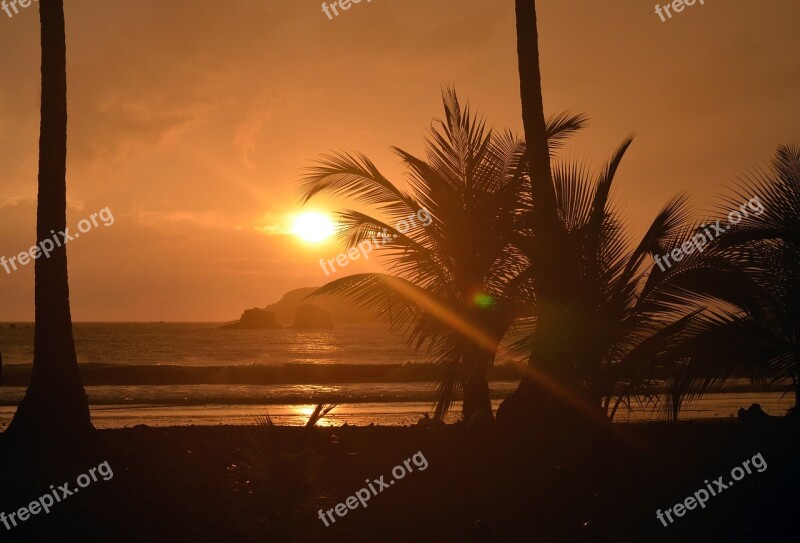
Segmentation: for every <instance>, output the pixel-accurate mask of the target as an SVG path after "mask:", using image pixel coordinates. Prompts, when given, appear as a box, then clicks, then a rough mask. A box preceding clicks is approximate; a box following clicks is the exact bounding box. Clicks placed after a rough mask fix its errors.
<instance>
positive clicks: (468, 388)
mask: <svg viewBox="0 0 800 543" xmlns="http://www.w3.org/2000/svg"><path fill="white" fill-rule="evenodd" d="M478 365H480V366H483V367H486V365H487V364H486V362H479V364H478ZM462 412H463V415H464V421H466V422H469V420H470V419H471V418H472V416H473V415H474V414H475V413H478V412H483V413H486V414H487V415H488V416H489V417H491V416H492V403H491V400H490V399H489V382H488V380H487V378H486V372H485V371H484V372H483V373H482V374H478V373H477V372H476V373H475V374H472V372H471V375H470V376H468V377H467V380H466V382H465V383H464V406H463V411H462Z"/></svg>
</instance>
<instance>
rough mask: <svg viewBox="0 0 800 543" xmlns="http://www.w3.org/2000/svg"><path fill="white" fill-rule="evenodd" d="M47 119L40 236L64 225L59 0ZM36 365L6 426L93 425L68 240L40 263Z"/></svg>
mask: <svg viewBox="0 0 800 543" xmlns="http://www.w3.org/2000/svg"><path fill="white" fill-rule="evenodd" d="M39 14H40V15H39V16H40V22H41V32H42V120H41V131H40V138H39V194H38V198H39V199H38V208H37V214H36V237H37V239H39V240H44V239H45V238H49V237H51V236H52V235H53V234H52V232H62V231H64V230H65V229H66V208H67V202H66V192H67V188H66V159H67V75H66V35H65V28H64V6H63V2H62V0H41V1H40V2H39ZM35 275H36V279H35V296H36V298H35V306H36V307H35V319H36V325H35V332H34V353H33V373H32V375H31V381H30V385H29V386H28V390H27V392H26V394H25V397H24V398H23V400H22V402H20V404H19V407H18V408H17V412H16V414H15V415H14V419H13V420H12V421H11V424H10V425H9V427H8V429H7V433H9V434H12V435H17V436H25V437H32V438H39V439H58V438H59V437H65V436H70V437H74V436H75V435H76V434H85V433H88V432H89V431H91V430H93V427H92V423H91V420H90V416H89V403H88V399H87V397H86V392H85V390H84V388H83V384H82V383H81V379H80V375H79V373H78V361H77V357H76V355H75V344H74V341H73V337H72V318H71V316H70V307H69V283H68V279H67V252H66V247H64V246H61V247H58V248H56V249H55V250H54V251H53V252H52V253H51V254H50V257H49V258H38V259H37V260H36V264H35Z"/></svg>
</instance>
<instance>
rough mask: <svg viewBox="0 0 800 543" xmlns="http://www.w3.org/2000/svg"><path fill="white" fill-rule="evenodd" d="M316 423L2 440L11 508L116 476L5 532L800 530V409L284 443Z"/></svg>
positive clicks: (753, 535) (315, 537) (102, 535)
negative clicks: (77, 447) (330, 520)
mask: <svg viewBox="0 0 800 543" xmlns="http://www.w3.org/2000/svg"><path fill="white" fill-rule="evenodd" d="M304 435H305V429H302V428H279V429H277V430H275V431H273V432H272V433H270V432H269V430H268V429H267V427H265V426H262V427H259V428H251V429H247V428H241V427H213V428H211V427H208V428H204V427H192V428H159V429H156V428H146V427H139V428H133V429H127V430H114V431H103V432H100V433H99V436H98V438H97V442H96V443H95V444H93V445H92V446H91V447H88V448H85V449H84V450H83V451H82V452H72V453H69V452H65V451H64V449H63V447H61V446H59V447H55V448H53V449H52V451H50V452H49V453H45V454H36V455H34V454H31V453H30V451H23V452H20V451H18V450H15V449H14V448H12V447H9V444H8V443H7V442H4V441H2V438H0V455H2V456H0V469H1V470H2V473H0V488H1V489H2V490H1V491H0V494H1V496H0V511H3V512H5V513H6V515H8V514H9V513H10V512H12V511H16V510H18V509H19V508H20V507H24V506H26V505H28V504H29V503H30V502H31V501H33V500H35V499H37V498H38V497H39V496H41V495H42V494H45V493H47V492H51V491H50V485H54V487H58V486H60V485H62V484H63V483H65V482H69V488H70V489H73V490H74V487H76V486H77V485H76V480H77V478H78V476H79V475H81V474H82V473H87V472H88V471H89V469H90V468H92V467H95V466H98V465H99V464H101V463H102V462H104V461H108V463H109V465H110V467H111V469H112V470H113V474H114V475H113V478H110V480H108V481H104V480H103V479H102V478H101V477H98V481H97V482H92V483H91V484H89V485H88V486H86V488H83V489H81V490H80V492H79V493H77V494H74V495H72V496H70V497H67V498H66V499H64V501H62V502H60V503H56V504H55V505H54V506H53V507H52V510H51V512H50V513H49V514H44V513H43V512H40V513H39V514H38V515H36V516H33V517H31V518H30V519H28V520H27V521H25V522H23V523H21V524H20V525H19V526H17V527H12V530H10V531H9V530H6V528H5V526H4V525H3V524H1V523H0V541H32V542H40V541H41V542H45V541H58V542H63V541H81V542H93V541H102V542H128V541H136V542H139V541H141V542H149V543H153V542H160V541H170V542H206V541H208V542H211V541H219V542H223V541H225V542H227V541H230V542H251V541H254V542H255V541H259V542H263V541H299V542H306V541H307V542H316V541H348V542H353V541H365V542H383V541H404V542H407V541H411V542H427V541H432V542H433V541H436V542H443V541H460V542H471V541H475V542H479V541H480V542H482V541H498V542H505V541H509V542H515V541H521V542H522V541H524V542H539V541H543V542H560V541H564V542H581V541H594V542H612V541H613V542H625V541H628V542H658V541H675V542H692V541H706V542H712V541H720V542H737V541H757V542H780V541H798V533H800V529H799V528H798V522H799V521H800V517H799V516H798V515H799V514H800V439H798V438H799V436H800V431H798V427H797V425H794V424H789V423H787V422H766V423H760V424H754V423H749V424H745V423H739V422H719V423H681V424H677V425H670V424H643V425H624V426H623V425H615V431H614V434H613V435H612V436H606V438H607V439H606V441H605V442H604V443H602V444H601V445H599V446H595V447H594V448H593V450H591V451H590V450H588V449H592V447H589V446H588V445H587V444H586V439H585V436H582V435H575V436H574V439H571V440H561V444H560V445H558V446H556V445H552V444H546V443H541V442H538V443H537V442H526V443H521V442H519V441H518V440H515V439H510V438H508V436H500V435H497V434H496V432H495V431H494V430H491V429H489V430H484V431H469V432H468V431H467V430H466V429H465V428H464V426H463V425H454V426H448V427H443V428H421V427H414V428H380V427H368V428H363V427H360V428H356V427H344V428H322V429H315V430H314V431H313V432H312V433H309V434H308V435H309V439H308V441H307V445H306V447H305V448H304V449H303V450H304V451H305V452H302V453H299V454H288V455H287V454H283V453H281V452H280V451H284V452H285V451H289V452H296V451H297V450H300V449H301V445H300V443H301V442H302V441H303V439H304ZM418 451H420V452H422V455H423V456H424V459H425V460H426V461H427V463H428V467H427V469H425V470H424V471H423V470H421V469H419V467H418V466H416V465H415V464H413V463H411V464H410V466H411V467H412V468H413V470H414V471H413V472H412V473H409V474H407V475H405V477H404V478H403V479H402V480H397V481H396V482H395V483H396V484H394V485H391V486H390V487H389V488H388V489H385V490H383V491H382V492H380V493H379V494H377V495H374V496H372V497H371V498H370V500H369V502H368V503H367V507H366V508H363V507H362V506H361V505H358V507H357V509H355V510H352V511H349V512H348V513H347V515H346V516H345V517H344V518H338V517H337V518H338V520H337V522H336V523H335V524H333V525H332V526H330V527H325V526H324V525H323V523H322V521H321V520H320V519H319V517H318V516H317V510H318V509H319V508H324V509H329V508H332V507H335V505H336V504H337V503H339V502H345V500H346V499H347V497H348V496H351V495H353V494H355V493H356V491H357V490H359V489H360V488H362V487H364V486H365V485H366V483H365V479H367V478H369V479H378V478H379V477H380V476H382V475H383V476H384V477H385V480H386V482H388V481H389V480H390V479H392V478H393V477H392V475H391V472H392V469H393V468H394V467H395V466H396V465H398V464H402V462H403V460H405V459H407V458H410V457H411V456H412V455H413V454H414V453H417V452H418ZM759 453H760V454H761V456H762V458H763V459H764V462H765V463H766V466H767V467H766V469H764V471H763V472H761V473H759V472H758V471H757V469H756V468H754V467H753V463H752V462H751V464H750V467H751V471H752V474H746V472H745V474H744V478H743V479H742V480H741V481H738V482H736V483H735V484H734V485H733V486H731V487H730V488H728V489H727V490H724V491H722V492H721V493H719V494H718V495H717V496H715V497H711V498H710V499H709V500H708V502H707V503H706V504H705V505H706V507H705V508H704V509H700V508H696V509H694V510H691V511H686V512H685V513H684V515H683V516H682V517H680V518H678V517H674V516H673V518H675V520H676V522H675V523H674V524H672V525H669V526H668V527H664V526H663V525H662V524H661V522H659V521H658V520H657V519H656V510H657V509H661V510H662V511H663V510H665V509H668V508H670V507H673V506H674V505H675V504H676V503H678V502H682V501H684V500H685V498H686V497H688V496H691V495H693V494H694V493H695V492H696V491H698V490H700V489H703V488H706V485H705V483H704V481H705V480H706V479H707V480H708V481H709V483H712V481H713V480H714V479H717V478H718V477H720V476H722V478H723V482H724V483H726V484H727V483H729V482H730V481H731V470H732V469H733V468H734V467H736V466H741V465H742V464H743V462H744V461H745V460H749V459H752V458H753V456H755V455H757V454H759ZM418 458H419V457H418ZM759 462H760V461H756V463H759ZM420 464H422V462H420ZM84 482H85V480H84ZM712 485H713V483H712ZM373 486H375V487H377V486H378V485H373ZM713 488H716V486H713ZM376 490H377V489H376ZM586 523H588V524H586Z"/></svg>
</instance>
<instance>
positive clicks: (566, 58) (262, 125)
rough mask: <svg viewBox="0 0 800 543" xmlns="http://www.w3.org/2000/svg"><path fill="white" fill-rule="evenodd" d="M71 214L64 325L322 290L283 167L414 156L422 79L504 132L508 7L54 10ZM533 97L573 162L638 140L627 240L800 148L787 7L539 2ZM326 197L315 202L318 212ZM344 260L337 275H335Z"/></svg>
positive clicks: (766, 2)
mask: <svg viewBox="0 0 800 543" xmlns="http://www.w3.org/2000/svg"><path fill="white" fill-rule="evenodd" d="M65 4H66V6H65V9H66V18H67V56H68V58H67V62H68V85H69V115H70V118H69V136H68V138H69V144H68V145H69V150H68V155H69V158H68V166H67V170H68V173H67V183H68V200H69V206H70V207H69V210H68V225H69V226H70V227H72V228H73V229H74V228H75V225H76V223H77V222H78V221H79V220H81V219H82V218H84V217H88V215H90V214H91V213H93V212H95V211H97V210H99V209H101V208H104V207H106V206H108V207H110V209H111V211H112V212H113V215H114V217H115V219H116V222H115V224H114V225H113V226H110V227H107V228H104V227H100V228H97V229H95V230H93V231H91V232H90V233H87V234H86V235H84V236H83V237H81V239H79V240H75V241H74V242H73V243H71V244H70V246H69V266H70V268H69V271H70V285H71V293H72V296H71V299H72V312H73V318H74V319H75V320H78V321H87V320H94V321H96V320H117V321H120V320H121V321H150V320H187V321H188V320H212V321H214V320H216V321H219V320H230V319H233V318H236V317H238V315H239V314H240V312H241V310H242V309H244V308H246V307H253V306H264V305H266V304H268V303H270V302H273V301H275V300H276V299H278V298H279V297H280V296H281V295H282V294H283V293H284V292H285V291H286V290H288V289H292V288H296V287H301V286H313V285H320V284H322V283H323V282H324V281H325V279H326V278H325V276H324V274H323V272H322V271H321V269H320V268H319V266H318V260H319V259H320V258H322V257H325V258H330V257H332V256H334V255H335V254H336V253H338V252H339V248H337V247H335V246H333V245H321V246H310V245H303V244H302V243H299V242H298V241H297V240H296V239H295V238H294V237H293V236H291V235H287V234H286V233H285V232H286V231H287V230H288V228H289V226H290V224H291V220H292V216H293V214H295V213H296V212H297V211H298V198H297V179H298V177H299V176H300V175H301V174H302V169H303V168H304V167H307V166H308V165H310V164H311V162H312V160H313V159H314V158H315V157H316V156H318V155H319V154H320V153H323V152H325V151H327V150H330V149H342V150H358V151H362V152H364V153H366V154H367V155H368V156H370V157H372V158H373V159H374V160H375V161H376V162H377V163H378V165H379V166H380V167H381V168H382V169H383V170H384V173H385V174H386V175H387V176H388V177H389V178H390V179H395V180H400V179H402V171H401V170H400V169H399V168H398V167H397V165H396V160H395V159H394V158H393V156H392V155H391V154H390V153H389V152H388V151H387V148H388V147H389V146H390V145H397V146H399V147H402V148H404V149H407V150H409V151H412V152H420V151H421V149H422V142H423V137H424V135H425V133H426V130H427V129H428V128H429V126H430V123H431V119H432V118H434V117H437V116H439V115H440V112H441V103H440V87H441V85H442V84H451V83H453V84H455V85H456V87H457V89H458V91H459V94H460V95H461V97H462V100H464V101H466V100H467V99H468V100H469V101H470V103H471V105H472V106H473V107H474V108H477V109H478V110H479V111H480V112H481V113H482V114H483V115H484V116H485V117H486V119H487V121H488V122H489V124H490V125H492V126H494V127H496V128H505V127H509V128H511V129H513V130H515V131H517V132H520V131H521V121H520V105H519V86H518V85H519V84H518V76H517V66H516V62H517V60H516V51H515V34H514V32H515V30H514V16H513V15H514V13H513V11H514V10H513V4H514V2H513V1H512V0H481V1H478V0H458V1H456V0H438V1H434V2H432V1H430V0H374V1H373V2H371V3H367V2H362V3H361V4H358V5H353V7H352V8H351V9H350V10H349V11H347V12H344V13H342V15H340V16H339V17H337V18H335V19H334V20H332V21H331V20H328V18H327V17H326V16H325V15H324V14H323V12H322V11H321V8H320V2H319V1H317V0H291V1H289V0H282V1H276V0H225V1H224V2H218V1H215V2H212V1H208V0H169V1H165V0H152V1H151V0H137V1H136V2H132V1H122V0H115V1H108V0H66V1H65ZM538 4H539V26H540V40H541V54H542V72H543V74H542V75H543V79H544V83H543V85H544V97H545V108H546V110H547V112H548V113H549V114H550V113H556V112H559V111H562V110H565V109H571V110H574V111H580V112H585V113H587V114H588V115H589V117H590V119H591V125H590V127H589V129H588V130H586V131H585V132H584V134H583V135H582V136H580V137H578V138H575V139H574V140H573V142H572V145H571V146H570V147H569V150H568V155H569V156H574V157H577V158H582V159H586V160H589V161H591V162H592V164H593V165H594V166H597V167H599V166H600V164H601V162H602V160H604V159H605V158H606V157H607V156H608V155H609V154H610V153H611V152H612V151H613V150H614V149H615V148H616V146H617V145H618V144H619V143H620V141H621V140H622V139H623V138H624V137H625V136H626V135H628V134H630V133H635V134H636V140H635V142H634V144H633V146H632V147H631V149H630V151H629V153H628V155H627V159H626V161H625V162H624V164H623V166H622V168H621V170H620V172H619V176H618V184H617V186H616V199H617V201H618V202H619V203H620V204H621V207H622V209H623V211H624V212H625V213H626V215H627V216H628V217H629V218H630V223H631V226H632V228H634V229H635V230H636V231H637V232H641V231H642V230H643V229H644V228H645V226H646V223H647V221H648V220H650V219H651V218H652V217H653V216H654V215H655V213H657V211H658V210H659V209H660V207H661V206H662V205H663V204H664V203H665V202H666V201H667V199H668V198H669V197H670V196H672V195H673V194H675V193H677V192H681V191H688V192H689V193H690V194H691V196H692V198H693V201H694V202H695V204H696V206H697V208H698V210H702V209H703V208H704V207H707V204H708V202H709V201H710V199H711V197H712V196H713V195H714V194H715V193H717V192H719V191H721V190H722V189H723V188H724V186H725V185H726V184H728V183H730V182H731V180H732V179H733V177H734V176H735V175H736V174H738V173H742V172H743V171H745V170H746V169H747V168H749V167H752V166H757V165H761V164H765V163H766V162H767V161H768V160H769V158H770V157H771V155H772V152H773V151H774V149H775V147H776V146H777V145H778V144H781V143H787V142H792V141H793V142H800V101H799V100H798V90H799V88H798V83H800V47H798V37H797V28H796V26H797V21H798V20H799V19H800V2H795V1H789V0H761V1H759V2H754V1H752V0H706V3H705V5H704V6H701V5H700V4H699V3H697V4H695V6H693V7H687V8H686V9H685V10H684V11H683V12H682V13H679V14H676V15H675V17H674V18H673V19H671V20H668V21H666V22H661V20H660V19H659V18H658V16H657V15H656V14H655V13H654V8H653V6H654V2H653V1H652V0H651V1H649V2H644V1H636V2H633V1H625V2H619V1H613V0H602V1H599V2H598V1H594V0H592V1H589V0H580V1H578V0H540V1H539V2H538ZM37 10H38V5H37V4H33V5H32V6H31V7H30V8H27V9H23V10H21V11H20V13H19V14H17V15H15V16H14V17H13V18H8V17H7V16H6V15H5V13H3V12H0V51H2V54H0V255H5V256H7V257H8V256H11V255H15V254H18V253H19V252H20V251H22V250H25V249H27V248H28V247H30V245H31V244H32V243H33V242H34V241H35V239H34V238H35V228H34V225H35V205H36V160H37V142H38V127H39V124H38V123H39V92H40V87H39V85H40V81H39V59H40V50H39V30H38V25H39V22H38V11H37ZM323 204H329V203H325V202H321V205H318V206H317V207H318V208H319V207H321V208H323V209H324V208H326V205H323ZM360 270H363V268H360V267H357V266H356V265H355V264H351V265H350V267H349V268H347V270H346V271H347V272H353V271H360ZM32 317H33V266H32V265H28V266H27V267H26V268H24V269H22V270H20V271H17V272H14V273H13V274H11V275H7V274H6V273H5V271H4V270H3V269H2V268H0V320H31V319H32Z"/></svg>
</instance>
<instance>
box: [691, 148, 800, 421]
mask: <svg viewBox="0 0 800 543" xmlns="http://www.w3.org/2000/svg"><path fill="white" fill-rule="evenodd" d="M754 198H757V202H758V204H759V205H760V206H761V209H762V211H761V212H760V213H753V211H754V210H753V209H750V213H748V214H747V216H744V217H743V218H742V220H741V222H739V223H738V224H734V225H730V226H729V227H728V230H727V231H726V232H725V233H724V235H722V236H721V237H719V238H718V239H717V240H715V246H714V247H712V248H711V249H710V250H709V251H707V252H706V253H704V254H703V255H702V257H699V258H700V259H703V260H705V261H713V263H714V265H715V266H717V267H718V268H724V269H726V270H728V274H729V275H730V276H732V277H737V276H738V281H735V282H734V281H732V280H728V281H727V284H728V287H727V288H722V289H720V288H719V287H718V286H717V285H716V284H715V283H714V282H711V281H708V280H707V279H706V278H703V277H697V278H694V280H691V281H687V282H683V283H681V286H682V287H684V288H685V289H686V290H688V291H691V292H694V293H695V294H696V295H698V296H709V295H713V296H714V297H715V298H717V299H718V300H722V301H724V302H727V303H728V304H730V305H731V306H733V307H734V308H735V311H732V312H731V313H729V314H726V315H720V316H718V318H717V319H716V320H715V321H713V322H709V323H707V325H706V326H702V327H700V328H699V329H698V330H697V333H696V334H694V337H693V339H692V340H691V341H689V342H687V344H685V345H683V346H681V347H680V350H681V351H682V353H681V354H682V355H683V356H684V358H685V359H686V360H687V364H686V365H685V371H684V374H685V375H684V378H683V381H682V383H681V386H680V387H679V389H678V392H679V394H680V395H681V396H683V397H685V398H694V397H697V396H699V395H701V394H704V393H706V392H708V391H709V390H710V389H711V388H712V387H714V386H717V385H720V384H722V383H724V382H726V381H729V380H731V379H736V378H742V377H750V378H753V379H759V380H761V379H769V380H772V381H773V382H787V381H788V382H791V383H792V388H793V390H794V394H795V406H794V409H792V410H791V413H792V414H794V415H797V414H800V313H798V307H800V148H799V147H797V146H781V147H779V148H778V150H777V151H776V153H775V157H774V158H773V160H772V164H771V167H770V168H769V169H767V170H754V171H753V173H751V174H750V175H748V176H747V177H745V178H744V179H741V180H740V181H739V183H737V186H736V188H735V189H734V190H733V191H732V194H730V195H728V196H725V197H723V199H722V201H721V202H720V204H719V206H718V207H719V210H720V219H721V220H722V221H725V222H726V223H727V214H728V212H729V211H730V210H736V209H738V208H740V206H741V205H742V202H753V199H754ZM740 215H741V214H740ZM681 264H683V263H681ZM689 265H691V264H689Z"/></svg>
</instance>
